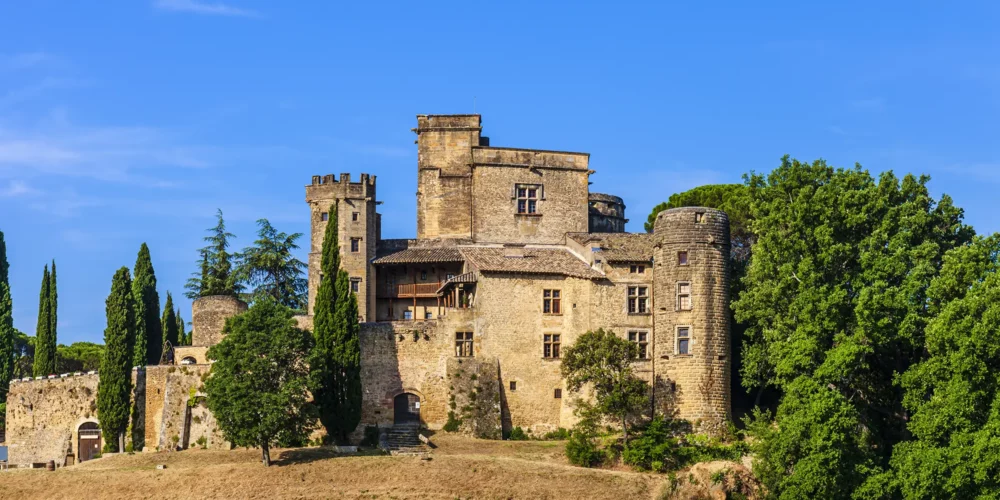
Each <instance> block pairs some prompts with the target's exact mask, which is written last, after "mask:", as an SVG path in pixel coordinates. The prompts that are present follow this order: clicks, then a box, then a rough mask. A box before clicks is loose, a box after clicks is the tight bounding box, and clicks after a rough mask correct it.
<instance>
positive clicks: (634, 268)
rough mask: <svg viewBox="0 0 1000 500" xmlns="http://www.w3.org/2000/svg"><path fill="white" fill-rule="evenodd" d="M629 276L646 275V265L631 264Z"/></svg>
mask: <svg viewBox="0 0 1000 500" xmlns="http://www.w3.org/2000/svg"><path fill="white" fill-rule="evenodd" d="M628 272H629V274H646V264H629V266H628Z"/></svg>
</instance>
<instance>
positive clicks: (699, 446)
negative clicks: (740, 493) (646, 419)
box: [622, 416, 748, 472]
mask: <svg viewBox="0 0 1000 500" xmlns="http://www.w3.org/2000/svg"><path fill="white" fill-rule="evenodd" d="M685 424H686V423H685V422H681V421H676V420H670V419H665V418H663V417H659V416H658V417H655V418H654V419H653V420H652V421H651V422H650V423H649V425H648V426H647V427H646V428H645V429H644V430H643V431H642V432H641V433H640V435H639V436H638V437H636V438H635V439H633V440H632V441H631V442H629V444H628V446H626V447H625V451H624V452H623V453H622V460H623V461H624V462H625V463H626V464H628V465H631V466H632V467H635V468H636V469H639V470H652V471H656V472H666V471H668V470H675V469H680V468H682V467H685V466H687V465H689V464H693V463H698V462H708V461H713V460H732V461H738V460H739V459H740V458H741V457H742V456H743V455H744V454H745V453H746V452H747V451H748V447H747V445H746V443H744V442H742V441H737V442H734V443H728V444H727V443H724V442H722V440H721V439H719V438H717V437H712V436H707V435H703V434H683V431H685V430H687V426H686V425H685Z"/></svg>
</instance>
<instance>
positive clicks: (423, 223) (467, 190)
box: [413, 115, 483, 239]
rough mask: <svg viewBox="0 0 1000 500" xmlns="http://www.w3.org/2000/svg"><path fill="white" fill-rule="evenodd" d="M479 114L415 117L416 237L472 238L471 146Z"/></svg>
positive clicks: (476, 137)
mask: <svg viewBox="0 0 1000 500" xmlns="http://www.w3.org/2000/svg"><path fill="white" fill-rule="evenodd" d="M482 130H483V127H482V123H481V121H480V115H417V128H415V129H413V132H415V133H416V134H417V239H462V238H471V237H472V163H473V161H472V148H473V147H475V146H479V145H480V133H481V132H482Z"/></svg>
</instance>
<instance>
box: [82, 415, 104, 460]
mask: <svg viewBox="0 0 1000 500" xmlns="http://www.w3.org/2000/svg"><path fill="white" fill-rule="evenodd" d="M77 450H78V452H77V456H78V457H79V460H78V461H79V462H86V461H87V460H90V459H92V458H94V457H96V456H98V455H100V454H101V426H99V425H97V422H84V423H83V424H81V425H80V428H79V429H78V430H77Z"/></svg>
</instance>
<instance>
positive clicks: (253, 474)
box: [0, 434, 665, 500]
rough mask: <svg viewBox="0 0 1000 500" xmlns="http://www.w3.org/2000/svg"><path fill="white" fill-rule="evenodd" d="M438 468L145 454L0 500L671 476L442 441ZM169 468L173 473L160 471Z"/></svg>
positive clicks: (580, 494)
mask: <svg viewBox="0 0 1000 500" xmlns="http://www.w3.org/2000/svg"><path fill="white" fill-rule="evenodd" d="M432 440H433V441H434V442H435V443H436V444H437V445H438V448H437V449H436V450H434V452H433V454H432V455H431V457H432V460H430V461H424V460H421V459H420V458H416V457H390V456H337V455H333V454H331V453H329V452H328V451H326V450H324V449H321V448H303V449H290V450H280V451H277V452H272V455H271V456H272V457H277V458H276V463H275V465H274V466H272V467H270V468H265V467H264V466H262V465H261V464H260V453H259V452H258V451H256V450H235V451H202V450H188V451H184V452H178V453H169V452H167V453H141V454H136V455H131V456H128V455H125V456H109V457H105V458H102V459H99V460H94V461H91V462H87V463H84V464H81V465H78V466H75V467H68V468H65V469H60V470H57V471H56V472H46V471H44V470H17V471H11V472H10V473H0V498H18V499H26V498H67V499H74V500H77V499H79V498H164V497H172V498H268V499H277V498H448V499H455V498H498V499H506V498H616V499H625V498H628V499H631V498H655V496H656V494H657V493H658V492H660V491H661V488H662V486H663V484H664V480H665V479H664V477H663V476H656V475H652V474H640V473H635V472H625V471H608V470H594V469H583V468H579V467H573V466H571V465H569V464H568V463H567V462H566V458H565V456H564V455H563V451H562V450H563V446H562V443H556V442H530V441H527V442H526V441H520V442H511V441H481V440H473V439H468V438H462V437H457V436H449V435H440V434H439V435H437V436H434V437H433V438H432ZM157 464H165V465H166V466H167V468H166V470H156V465H157Z"/></svg>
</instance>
